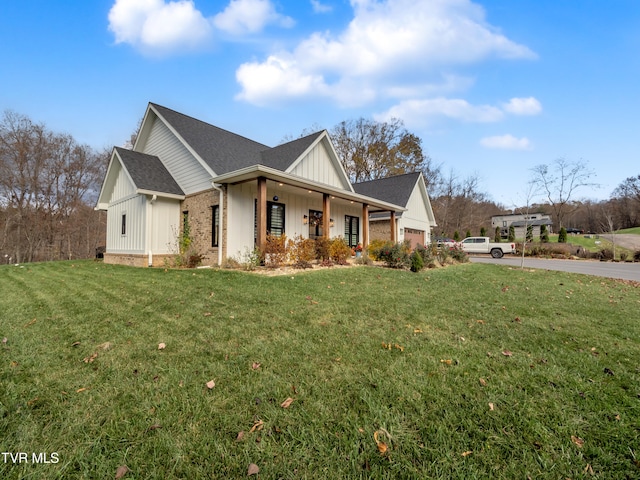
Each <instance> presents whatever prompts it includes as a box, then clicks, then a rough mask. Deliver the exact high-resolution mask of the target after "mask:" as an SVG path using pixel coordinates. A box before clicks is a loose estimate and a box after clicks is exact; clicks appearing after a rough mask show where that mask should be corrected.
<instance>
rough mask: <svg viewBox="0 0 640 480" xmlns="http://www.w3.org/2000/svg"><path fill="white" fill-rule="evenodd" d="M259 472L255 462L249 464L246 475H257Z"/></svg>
mask: <svg viewBox="0 0 640 480" xmlns="http://www.w3.org/2000/svg"><path fill="white" fill-rule="evenodd" d="M259 472H260V469H259V468H258V465H256V464H255V463H250V464H249V468H248V469H247V476H248V477H250V476H251V475H257V474H258V473H259Z"/></svg>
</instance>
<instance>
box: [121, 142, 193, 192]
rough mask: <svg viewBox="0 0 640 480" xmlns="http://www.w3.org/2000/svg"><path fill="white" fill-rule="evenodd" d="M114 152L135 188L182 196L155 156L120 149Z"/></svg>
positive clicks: (175, 183)
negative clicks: (116, 153)
mask: <svg viewBox="0 0 640 480" xmlns="http://www.w3.org/2000/svg"><path fill="white" fill-rule="evenodd" d="M116 151H117V152H118V155H119V156H120V159H121V160H122V163H123V164H124V167H125V168H126V169H127V171H128V172H129V175H130V176H131V179H132V180H133V183H134V184H135V186H136V188H138V189H140V190H149V191H152V192H158V193H169V194H173V195H184V192H183V191H182V189H181V188H180V186H179V185H178V184H177V182H176V181H175V180H174V179H173V177H172V176H171V174H170V173H169V171H168V170H167V169H166V167H165V166H164V165H163V164H162V162H161V161H160V159H159V158H158V157H156V156H155V155H147V154H146V153H140V152H134V151H133V150H127V149H125V148H120V147H116Z"/></svg>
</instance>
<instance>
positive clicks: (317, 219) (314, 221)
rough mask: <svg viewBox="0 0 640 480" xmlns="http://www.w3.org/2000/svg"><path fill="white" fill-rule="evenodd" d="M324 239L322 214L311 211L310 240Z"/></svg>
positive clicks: (317, 211)
mask: <svg viewBox="0 0 640 480" xmlns="http://www.w3.org/2000/svg"><path fill="white" fill-rule="evenodd" d="M320 237H322V212H320V211H319V210H309V238H311V239H315V238H320Z"/></svg>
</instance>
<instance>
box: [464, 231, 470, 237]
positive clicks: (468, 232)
mask: <svg viewBox="0 0 640 480" xmlns="http://www.w3.org/2000/svg"><path fill="white" fill-rule="evenodd" d="M470 236H471V230H467V233H466V234H465V237H464V238H469V237H470Z"/></svg>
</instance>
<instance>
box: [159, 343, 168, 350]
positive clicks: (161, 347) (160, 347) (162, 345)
mask: <svg viewBox="0 0 640 480" xmlns="http://www.w3.org/2000/svg"><path fill="white" fill-rule="evenodd" d="M165 348H167V345H166V344H165V343H159V344H158V350H164V349H165Z"/></svg>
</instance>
